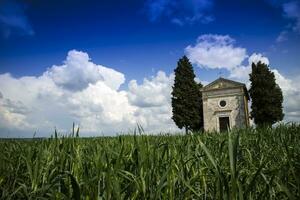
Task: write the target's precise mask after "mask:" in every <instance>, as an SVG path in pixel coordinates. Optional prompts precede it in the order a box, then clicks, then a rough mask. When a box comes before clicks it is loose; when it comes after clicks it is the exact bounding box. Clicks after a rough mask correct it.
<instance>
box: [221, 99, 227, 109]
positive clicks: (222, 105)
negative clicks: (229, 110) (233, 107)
mask: <svg viewBox="0 0 300 200" xmlns="http://www.w3.org/2000/svg"><path fill="white" fill-rule="evenodd" d="M219 104H220V106H221V107H222V108H224V107H225V106H226V101H224V100H222V101H220V103H219Z"/></svg>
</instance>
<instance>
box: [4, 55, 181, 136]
mask: <svg viewBox="0 0 300 200" xmlns="http://www.w3.org/2000/svg"><path fill="white" fill-rule="evenodd" d="M76 80H79V81H77V82H76ZM173 80H174V77H173V75H169V76H167V75H166V74H165V73H164V72H161V71H160V72H158V73H157V75H156V76H154V77H152V78H151V79H144V81H143V83H142V84H138V83H137V81H135V80H132V81H130V83H129V89H128V90H120V85H121V84H123V83H124V81H125V78H124V75H123V74H122V73H120V72H117V71H115V70H113V69H111V68H107V67H104V66H101V65H96V64H94V63H93V62H91V60H90V58H89V56H88V54H86V53H84V52H80V51H76V50H72V51H70V52H69V53H68V56H67V59H66V61H65V63H64V64H63V65H59V66H53V67H50V68H49V69H48V70H47V71H46V72H44V73H43V74H42V75H41V76H38V77H34V76H27V77H21V78H14V77H13V76H11V75H10V74H1V75H0V94H1V96H0V130H1V132H0V136H2V137H3V136H10V137H15V136H23V137H32V135H33V133H34V132H35V131H37V136H46V135H48V136H49V135H50V134H51V133H53V131H54V127H56V128H57V129H59V130H61V131H64V132H66V131H67V130H69V129H70V126H71V125H72V122H75V123H79V124H80V126H81V135H83V136H87V135H101V134H106V135H108V134H116V133H120V132H127V131H129V130H133V129H134V127H136V124H137V123H139V124H141V125H142V126H143V128H144V129H145V130H146V131H150V132H153V133H154V132H159V131H171V130H172V131H174V130H177V131H178V129H177V128H176V126H175V125H174V123H173V121H172V120H171V102H170V92H171V86H172V84H173Z"/></svg>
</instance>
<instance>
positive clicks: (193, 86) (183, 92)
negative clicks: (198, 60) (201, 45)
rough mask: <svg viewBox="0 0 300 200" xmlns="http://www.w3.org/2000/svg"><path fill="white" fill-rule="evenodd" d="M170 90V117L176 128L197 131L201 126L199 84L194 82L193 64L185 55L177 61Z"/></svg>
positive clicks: (201, 109)
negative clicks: (171, 114)
mask: <svg viewBox="0 0 300 200" xmlns="http://www.w3.org/2000/svg"><path fill="white" fill-rule="evenodd" d="M174 71H175V81H174V86H173V91H172V112H173V116H172V119H173V120H174V122H175V124H176V125H177V126H178V128H180V129H182V128H185V132H186V134H187V133H188V131H189V130H191V131H199V130H201V129H202V128H203V107H202V98H201V93H200V88H201V87H202V85H201V84H199V85H198V84H197V83H196V82H195V80H194V79H195V74H194V70H193V66H192V64H191V63H190V61H189V59H188V58H187V57H186V56H183V57H182V58H181V59H179V61H178V62H177V68H176V69H175V70H174Z"/></svg>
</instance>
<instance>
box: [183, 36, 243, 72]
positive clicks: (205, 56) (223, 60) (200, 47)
mask: <svg viewBox="0 0 300 200" xmlns="http://www.w3.org/2000/svg"><path fill="white" fill-rule="evenodd" d="M185 53H186V55H187V56H188V57H189V59H190V61H191V62H192V63H194V64H196V65H198V66H200V67H206V68H210V69H221V68H225V69H228V70H230V69H233V68H235V67H236V66H238V65H240V64H241V62H242V61H243V60H244V59H245V58H246V57H247V54H246V49H245V48H241V47H235V46H234V39H233V38H231V37H230V36H228V35H213V34H205V35H201V36H199V37H198V39H197V42H196V44H195V45H194V46H192V45H189V46H187V47H186V48H185Z"/></svg>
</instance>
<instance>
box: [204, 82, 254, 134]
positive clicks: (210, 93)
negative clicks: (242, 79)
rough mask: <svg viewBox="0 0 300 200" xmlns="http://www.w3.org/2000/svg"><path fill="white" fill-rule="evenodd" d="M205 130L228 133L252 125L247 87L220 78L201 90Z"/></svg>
mask: <svg viewBox="0 0 300 200" xmlns="http://www.w3.org/2000/svg"><path fill="white" fill-rule="evenodd" d="M201 91H202V100H203V118H204V130H205V131H208V132H211V131H218V132H222V131H227V130H229V129H232V128H234V127H236V128H245V127H248V126H249V125H250V122H249V111H248V101H249V94H248V91H247V88H246V85H245V84H243V83H239V82H236V81H232V80H228V79H225V78H219V79H217V80H215V81H213V82H211V83H210V84H208V85H206V86H205V87H203V88H202V89H201Z"/></svg>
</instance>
